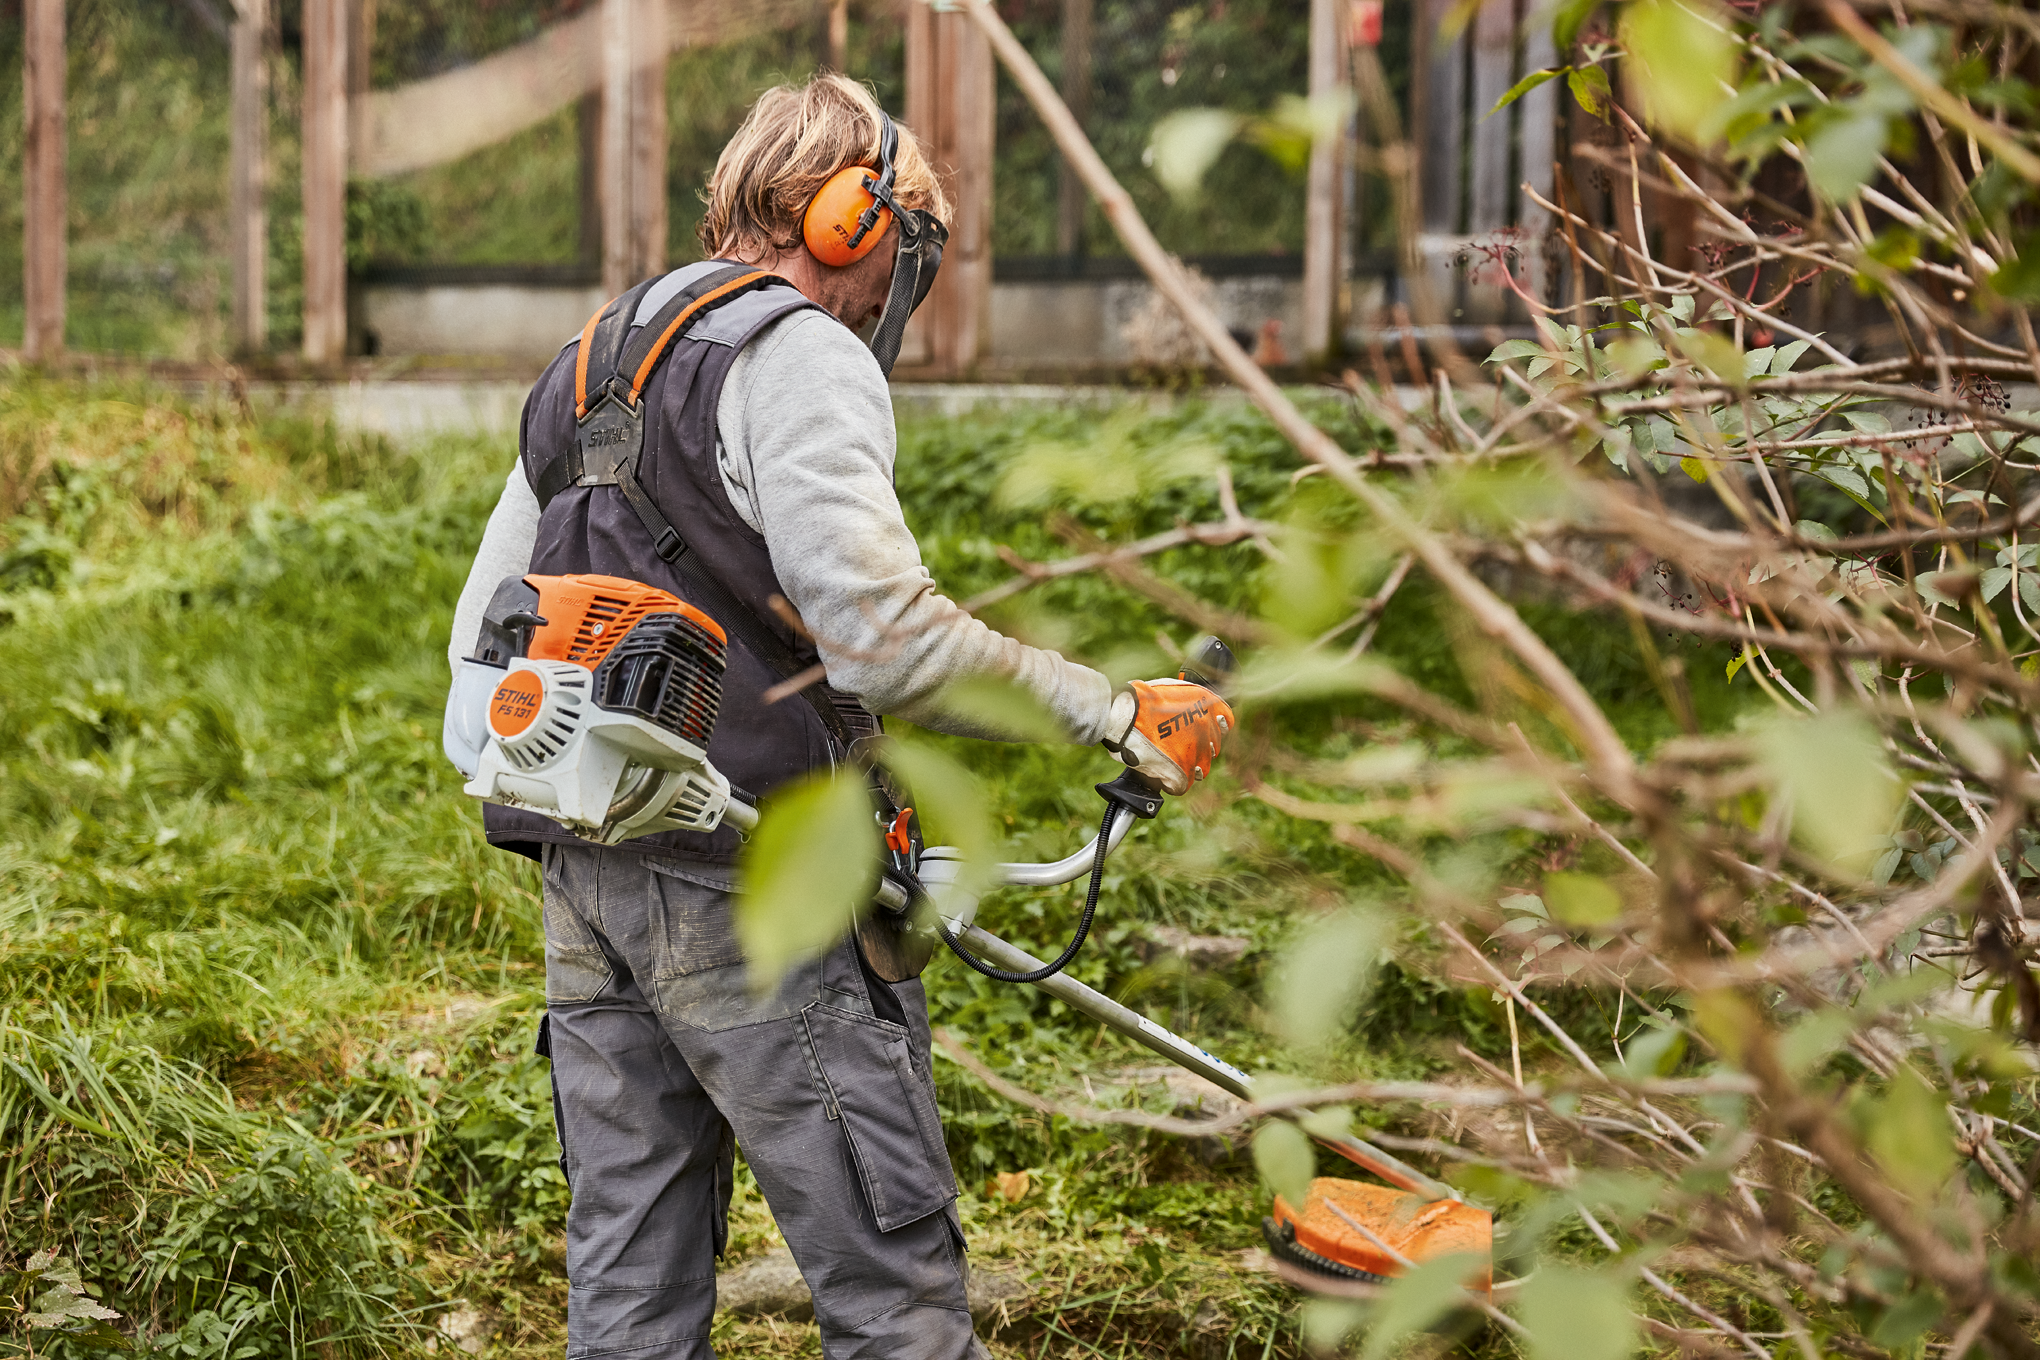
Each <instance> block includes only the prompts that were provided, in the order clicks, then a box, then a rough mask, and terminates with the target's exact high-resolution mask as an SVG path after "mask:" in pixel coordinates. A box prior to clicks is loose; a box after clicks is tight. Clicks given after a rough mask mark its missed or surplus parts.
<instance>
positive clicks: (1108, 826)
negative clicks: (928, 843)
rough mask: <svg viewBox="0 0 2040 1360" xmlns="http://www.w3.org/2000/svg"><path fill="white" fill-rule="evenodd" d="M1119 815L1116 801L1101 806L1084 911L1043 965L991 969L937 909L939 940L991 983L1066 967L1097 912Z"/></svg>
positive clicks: (916, 886)
mask: <svg viewBox="0 0 2040 1360" xmlns="http://www.w3.org/2000/svg"><path fill="white" fill-rule="evenodd" d="M1119 814H1120V808H1119V804H1117V803H1107V804H1106V805H1105V817H1104V819H1103V820H1102V821H1100V822H1099V823H1098V849H1097V852H1096V853H1095V854H1094V855H1093V856H1092V857H1091V886H1090V890H1089V891H1088V892H1086V893H1085V894H1084V914H1083V916H1082V917H1081V918H1079V919H1078V921H1077V933H1076V934H1075V935H1074V936H1072V937H1071V938H1070V943H1069V947H1068V948H1067V949H1065V950H1063V952H1062V953H1061V955H1060V956H1058V957H1057V958H1056V960H1055V961H1054V962H1053V963H1047V964H1043V965H1042V966H1041V967H1039V968H1036V969H1035V970H1034V971H1033V972H1030V973H1009V972H1007V971H1006V970H1005V969H1003V968H994V967H993V966H992V965H991V964H989V963H986V962H985V961H984V960H983V959H981V958H978V957H977V956H976V955H975V954H972V953H971V952H970V951H969V950H967V949H965V948H964V947H963V946H962V945H961V944H959V943H957V939H956V937H955V936H954V935H952V934H950V933H949V926H948V924H947V923H946V922H945V921H943V919H942V916H941V914H940V913H939V912H938V913H937V914H936V916H935V929H936V930H938V931H940V932H941V934H942V943H944V944H946V945H948V946H949V952H950V953H952V954H954V955H956V957H958V958H959V959H962V960H963V961H964V962H965V963H967V964H969V965H970V967H971V968H972V969H974V970H975V971H977V972H979V973H982V974H984V975H985V976H986V977H988V978H991V979H992V980H993V981H994V982H1039V981H1041V980H1042V979H1043V978H1046V977H1053V976H1054V975H1055V974H1057V973H1060V972H1061V971H1062V970H1063V969H1064V968H1065V967H1067V966H1068V964H1069V961H1070V960H1071V959H1073V958H1075V957H1076V956H1077V951H1078V950H1079V949H1082V948H1083V947H1084V937H1085V936H1087V935H1089V934H1090V933H1091V918H1092V917H1094V916H1096V915H1097V914H1098V889H1099V887H1100V886H1101V885H1102V884H1103V883H1104V881H1105V856H1106V854H1107V853H1108V852H1109V851H1110V849H1111V845H1112V823H1113V820H1114V819H1115V818H1116V817H1118V816H1119ZM910 887H911V889H912V891H913V893H914V894H915V895H917V896H919V895H922V894H923V892H924V890H923V889H922V887H921V883H920V880H919V879H915V880H913V882H912V883H911V884H910Z"/></svg>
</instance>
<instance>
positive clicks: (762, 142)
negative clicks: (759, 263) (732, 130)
mask: <svg viewBox="0 0 2040 1360" xmlns="http://www.w3.org/2000/svg"><path fill="white" fill-rule="evenodd" d="M879 120H880V113H879V107H878V101H877V100H876V99H874V98H873V97H872V94H871V91H870V90H868V89H866V88H865V87H864V86H862V85H859V84H858V83H857V82H856V81H854V80H851V79H850V78H849V77H847V76H841V75H837V74H835V73H834V72H827V73H823V74H820V75H816V76H815V77H813V78H812V79H811V80H809V81H808V82H807V84H805V85H779V86H775V87H774V88H772V89H769V90H767V91H766V92H765V93H764V94H762V95H760V96H758V102H757V103H755V104H753V105H752V106H751V112H750V113H749V114H748V115H746V116H745V118H744V125H743V126H742V127H740V128H738V129H737V135H736V136H734V137H732V138H730V142H729V145H728V146H726V147H724V148H723V151H722V155H721V156H720V157H719V158H718V159H717V160H716V163H715V174H714V176H713V177H711V178H710V180H709V181H708V193H707V194H706V195H705V196H704V201H705V202H706V203H707V204H708V211H707V212H706V213H704V214H703V215H702V218H701V225H700V226H699V227H698V228H696V231H695V234H696V235H697V236H699V237H700V238H701V246H702V249H703V250H706V251H707V252H708V253H709V254H710V255H712V256H715V257H717V258H720V259H736V260H743V261H749V260H756V259H758V258H760V257H762V256H763V255H764V254H765V253H766V252H767V251H774V250H777V251H784V250H792V249H793V248H794V247H796V246H797V245H799V244H800V219H801V214H802V213H804V212H806V211H807V205H808V200H810V199H812V198H813V197H814V196H815V191H816V190H818V189H820V188H821V187H822V185H823V184H825V183H827V182H828V179H829V176H831V175H833V174H835V173H836V172H837V171H838V170H841V169H844V168H845V167H847V166H852V165H863V166H867V167H869V168H871V169H873V170H876V169H877V168H878V143H879V126H880V121H879ZM899 130H900V146H899V151H898V152H897V153H895V155H894V156H893V165H894V167H895V168H896V170H897V172H898V179H897V180H896V181H895V183H894V185H893V197H894V198H895V199H896V200H897V201H898V203H899V204H900V206H901V207H903V208H909V209H911V208H924V209H927V210H928V211H930V212H932V213H934V214H935V215H936V216H937V217H940V218H943V219H945V220H946V219H947V218H948V216H949V199H948V196H947V195H945V194H944V193H943V192H942V184H941V182H940V181H939V180H937V179H936V178H935V171H934V169H933V167H931V166H930V165H929V164H928V159H927V157H925V156H923V155H922V154H921V144H920V142H919V141H917V140H916V139H915V137H914V134H913V133H912V132H911V131H909V130H908V129H907V127H906V125H905V124H903V123H902V124H900V125H899Z"/></svg>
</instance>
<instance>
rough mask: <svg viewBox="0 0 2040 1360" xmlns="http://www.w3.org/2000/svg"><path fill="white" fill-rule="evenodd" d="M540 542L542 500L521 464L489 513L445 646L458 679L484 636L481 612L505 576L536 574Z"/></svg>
mask: <svg viewBox="0 0 2040 1360" xmlns="http://www.w3.org/2000/svg"><path fill="white" fill-rule="evenodd" d="M537 542H538V497H537V496H535V495H533V494H532V491H531V483H530V482H528V481H526V480H525V477H524V465H523V463H522V462H517V463H513V464H511V466H510V476H509V478H508V479H507V480H506V481H505V482H504V483H503V494H502V496H501V497H499V498H498V499H497V501H496V508H495V509H494V510H492V511H490V512H489V525H488V527H487V528H486V529H484V530H482V546H481V547H480V548H479V549H477V550H476V551H475V561H474V565H473V566H471V567H469V568H468V578H467V584H466V585H464V586H462V587H461V590H460V601H459V603H457V604H455V605H454V607H453V636H452V637H450V638H449V639H447V643H446V664H447V666H448V667H449V668H450V669H452V670H453V671H455V672H456V673H458V672H459V670H460V659H461V658H462V657H464V656H466V655H467V654H468V653H469V652H471V651H473V650H474V645H475V638H476V637H477V636H478V635H479V634H480V633H481V631H482V611H484V610H486V609H487V608H488V607H489V597H490V596H491V595H494V594H495V593H496V585H497V583H498V582H499V581H501V580H502V579H503V578H504V577H505V576H521V575H523V574H524V573H525V572H527V571H529V570H531V549H532V546H533V545H534V544H536V543H537Z"/></svg>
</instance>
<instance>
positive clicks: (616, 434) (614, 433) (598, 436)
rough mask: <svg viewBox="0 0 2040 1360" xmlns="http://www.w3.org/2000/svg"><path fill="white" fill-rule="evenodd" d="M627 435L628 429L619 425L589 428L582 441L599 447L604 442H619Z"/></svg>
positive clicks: (628, 433)
mask: <svg viewBox="0 0 2040 1360" xmlns="http://www.w3.org/2000/svg"><path fill="white" fill-rule="evenodd" d="M629 435H630V431H629V430H626V429H623V428H621V427H617V428H614V429H608V430H590V431H588V434H587V437H586V439H585V440H584V441H583V442H584V443H586V444H588V445H590V446H591V447H593V448H598V449H599V448H601V447H602V446H603V445H605V444H621V443H622V442H623V441H624V440H625V439H626V438H628V437H629Z"/></svg>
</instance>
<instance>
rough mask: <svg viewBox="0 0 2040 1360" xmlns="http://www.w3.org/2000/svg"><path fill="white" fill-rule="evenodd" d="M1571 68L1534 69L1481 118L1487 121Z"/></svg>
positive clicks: (1510, 88) (1512, 86)
mask: <svg viewBox="0 0 2040 1360" xmlns="http://www.w3.org/2000/svg"><path fill="white" fill-rule="evenodd" d="M1571 69H1572V68H1571V67H1569V66H1550V67H1546V68H1545V69H1544V70H1542V71H1532V72H1531V73H1530V74H1529V75H1527V76H1524V77H1523V78H1522V79H1521V80H1519V81H1517V82H1516V83H1515V84H1514V85H1511V86H1510V87H1509V92H1508V93H1507V94H1505V95H1503V96H1502V97H1501V98H1500V99H1497V100H1496V101H1495V106H1494V107H1493V108H1491V109H1489V110H1488V111H1487V112H1486V113H1485V114H1483V115H1481V120H1482V121H1483V122H1485V121H1486V120H1487V119H1489V118H1492V117H1494V116H1495V115H1496V114H1498V113H1500V112H1501V111H1502V110H1503V109H1506V108H1507V107H1509V105H1511V104H1513V103H1515V102H1516V101H1517V100H1518V99H1521V98H1522V97H1523V96H1524V95H1526V94H1528V93H1530V91H1532V90H1534V89H1536V88H1537V87H1538V86H1539V85H1542V84H1544V83H1545V82H1546V81H1549V80H1556V79H1558V77H1560V76H1562V75H1564V74H1565V73H1566V72H1567V71H1569V70H1571Z"/></svg>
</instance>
